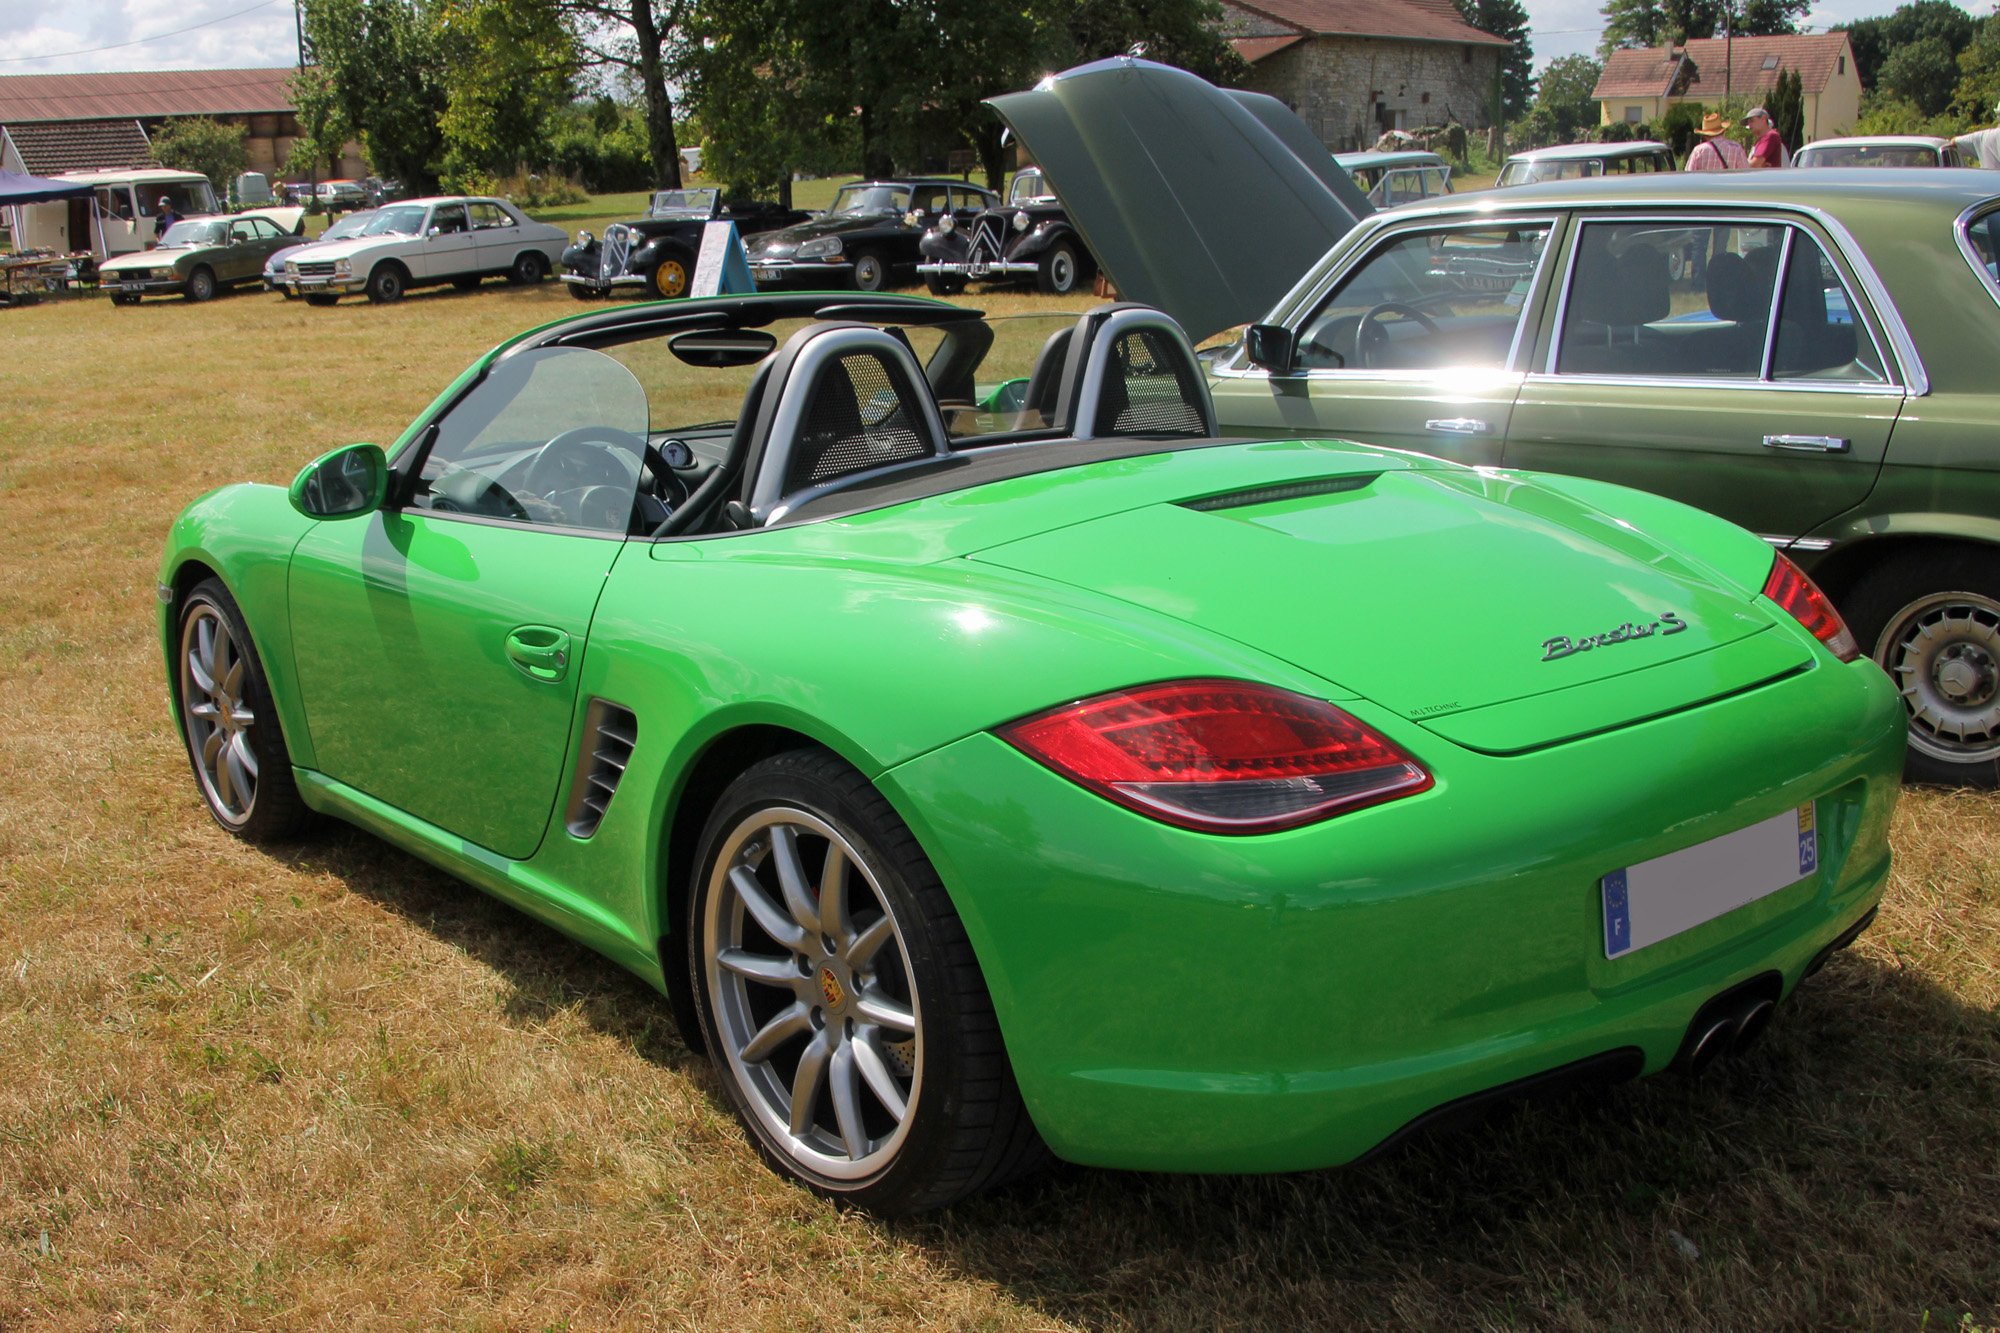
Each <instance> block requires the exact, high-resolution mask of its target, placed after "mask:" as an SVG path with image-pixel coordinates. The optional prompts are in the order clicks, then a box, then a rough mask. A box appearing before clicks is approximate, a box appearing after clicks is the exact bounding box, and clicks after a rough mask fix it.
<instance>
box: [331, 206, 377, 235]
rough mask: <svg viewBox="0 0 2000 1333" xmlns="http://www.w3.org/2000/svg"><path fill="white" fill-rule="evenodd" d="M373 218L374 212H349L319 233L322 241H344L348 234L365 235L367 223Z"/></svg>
mask: <svg viewBox="0 0 2000 1333" xmlns="http://www.w3.org/2000/svg"><path fill="white" fill-rule="evenodd" d="M374 220H375V213H374V211H373V210H370V211H369V212H366V213H349V214H348V215H347V216H346V217H344V218H342V219H341V220H340V221H338V222H336V223H334V224H333V225H332V226H331V227H328V228H327V229H326V230H325V231H323V232H321V233H320V237H319V238H320V239H321V240H322V241H344V240H346V239H347V238H348V237H350V236H366V235H367V234H368V224H369V223H371V222H373V221H374Z"/></svg>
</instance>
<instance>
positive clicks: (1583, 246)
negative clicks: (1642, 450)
mask: <svg viewBox="0 0 2000 1333" xmlns="http://www.w3.org/2000/svg"><path fill="white" fill-rule="evenodd" d="M1562 309H1563V316H1562V330H1561V335H1562V336H1561V343H1560V345H1559V347H1558V350H1557V358H1556V371H1557V373H1558V374H1563V375H1619V376H1644V377H1646V378H1651V379H1661V378H1665V379H1677V380H1688V381H1694V382H1700V381H1708V380H1756V379H1760V378H1763V379H1772V380H1795V379H1812V380H1840V381H1849V382H1859V383H1864V384H1880V383H1883V382H1884V381H1885V380H1886V379H1887V378H1888V376H1887V375H1886V373H1885V372H1884V369H1883V360H1882V354H1881V352H1880V351H1879V350H1878V349H1877V348H1876V346H1875V340H1874V338H1873V337H1871V336H1870V334H1869V332H1868V329H1867V327H1866V326H1865V325H1864V324H1862V323H1861V322H1860V321H1858V320H1857V319H1856V316H1855V311H1856V309H1857V306H1856V303H1855V301H1854V299H1853V297H1851V296H1850V295H1849V294H1848V290H1847V287H1846V284H1845V282H1844V281H1843V279H1842V278H1841V276H1840V271H1839V270H1838V269H1837V268H1836V267H1835V266H1834V264H1833V261H1832V260H1831V259H1830V258H1829V257H1828V256H1827V253H1826V251H1825V250H1824V249H1823V248H1822V247H1821V246H1820V244H1819V242H1818V241H1817V240H1815V239H1814V238H1813V237H1812V236H1811V235H1809V234H1807V233H1806V232H1805V231H1804V230H1803V229H1802V228H1798V227H1787V226H1781V225H1778V224H1760V225H1756V226H1728V225H1724V226H1702V225H1698V220H1696V219H1689V220H1688V221H1685V222H1672V223H1663V222H1644V223H1609V222H1590V223H1585V224H1584V226H1583V230H1582V235H1581V238H1580V239H1579V240H1578V242H1577V246H1576V260H1575V263H1574V264H1573V265H1572V268H1571V276H1570V287H1569V291H1568V293H1567V294H1566V296H1565V298H1564V301H1563V307H1562ZM1773 316H1775V317H1776V319H1775V322H1774V320H1773Z"/></svg>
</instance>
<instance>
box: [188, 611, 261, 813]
mask: <svg viewBox="0 0 2000 1333" xmlns="http://www.w3.org/2000/svg"><path fill="white" fill-rule="evenodd" d="M245 675H246V671H245V664H244V660H243V652H242V649H241V648H239V647H238V645H237V643H236V639H235V637H234V636H233V635H231V634H230V632H229V625H228V622H226V621H224V620H223V618H222V615H221V613H220V612H218V611H217V610H216V609H215V608H214V607H213V606H210V605H207V604H206V603H204V604H201V605H199V606H197V607H196V608H195V610H194V612H193V613H192V614H191V615H189V616H188V619H187V624H186V625H185V626H183V627H182V629H181V708H182V711H183V712H184V713H185V715H186V718H187V736H188V748H189V749H190V750H191V751H192V752H193V754H194V757H195V771H196V773H197V774H198V775H199V776H200V778H201V787H202V794H203V795H204V796H206V797H207V798H208V803H209V805H210V806H211V807H212V808H213V809H214V810H215V812H216V813H217V814H218V815H220V816H221V817H222V819H223V820H224V822H226V823H229V824H241V823H243V822H244V821H245V820H247V819H249V818H250V811H251V809H252V807H254V806H255V805H256V803H257V753H256V751H255V750H254V749H253V748H251V745H250V733H251V728H253V727H254V726H255V725H256V723H257V718H256V715H255V714H254V713H252V712H251V711H250V705H249V704H248V703H246V702H245V701H244V698H243V692H244V688H245V685H246V680H245Z"/></svg>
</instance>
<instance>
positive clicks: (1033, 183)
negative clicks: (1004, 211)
mask: <svg viewBox="0 0 2000 1333" xmlns="http://www.w3.org/2000/svg"><path fill="white" fill-rule="evenodd" d="M1054 200H1055V191H1053V190H1051V189H1050V188H1049V185H1048V182H1047V181H1045V180H1043V179H1042V173H1041V172H1039V171H1024V172H1022V173H1021V174H1020V175H1018V176H1016V177H1015V178H1014V189H1013V191H1012V193H1010V194H1009V195H1008V196H1007V202H1008V203H1010V204H1039V203H1042V202H1044V201H1048V202H1054Z"/></svg>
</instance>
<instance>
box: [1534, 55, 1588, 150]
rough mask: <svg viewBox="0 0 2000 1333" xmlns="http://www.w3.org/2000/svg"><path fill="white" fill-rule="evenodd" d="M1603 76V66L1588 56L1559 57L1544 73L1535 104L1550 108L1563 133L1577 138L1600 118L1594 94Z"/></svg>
mask: <svg viewBox="0 0 2000 1333" xmlns="http://www.w3.org/2000/svg"><path fill="white" fill-rule="evenodd" d="M1603 74H1604V66H1603V65H1600V64H1599V63H1598V62H1597V61H1595V60H1592V59H1591V58H1590V57H1589V56H1584V55H1574V56H1557V57H1556V58H1555V59H1554V60H1551V61H1550V62H1549V63H1548V67H1547V68H1546V69H1544V70H1543V71H1542V77H1541V82H1540V87H1539V90H1538V91H1537V93H1536V97H1535V101H1536V104H1537V105H1539V106H1545V107H1547V108H1548V109H1549V112H1550V114H1551V115H1552V116H1554V117H1555V121H1556V124H1557V125H1558V126H1559V127H1560V132H1561V133H1562V134H1564V135H1565V136H1574V135H1575V134H1576V133H1577V131H1579V130H1581V129H1584V128H1586V127H1588V126H1591V125H1595V124H1597V122H1598V121H1599V119H1601V114H1600V112H1599V110H1598V103H1597V99H1596V98H1594V97H1592V96H1591V94H1592V93H1593V92H1595V91H1596V89H1597V81H1598V79H1599V78H1601V77H1602V76H1603Z"/></svg>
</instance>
